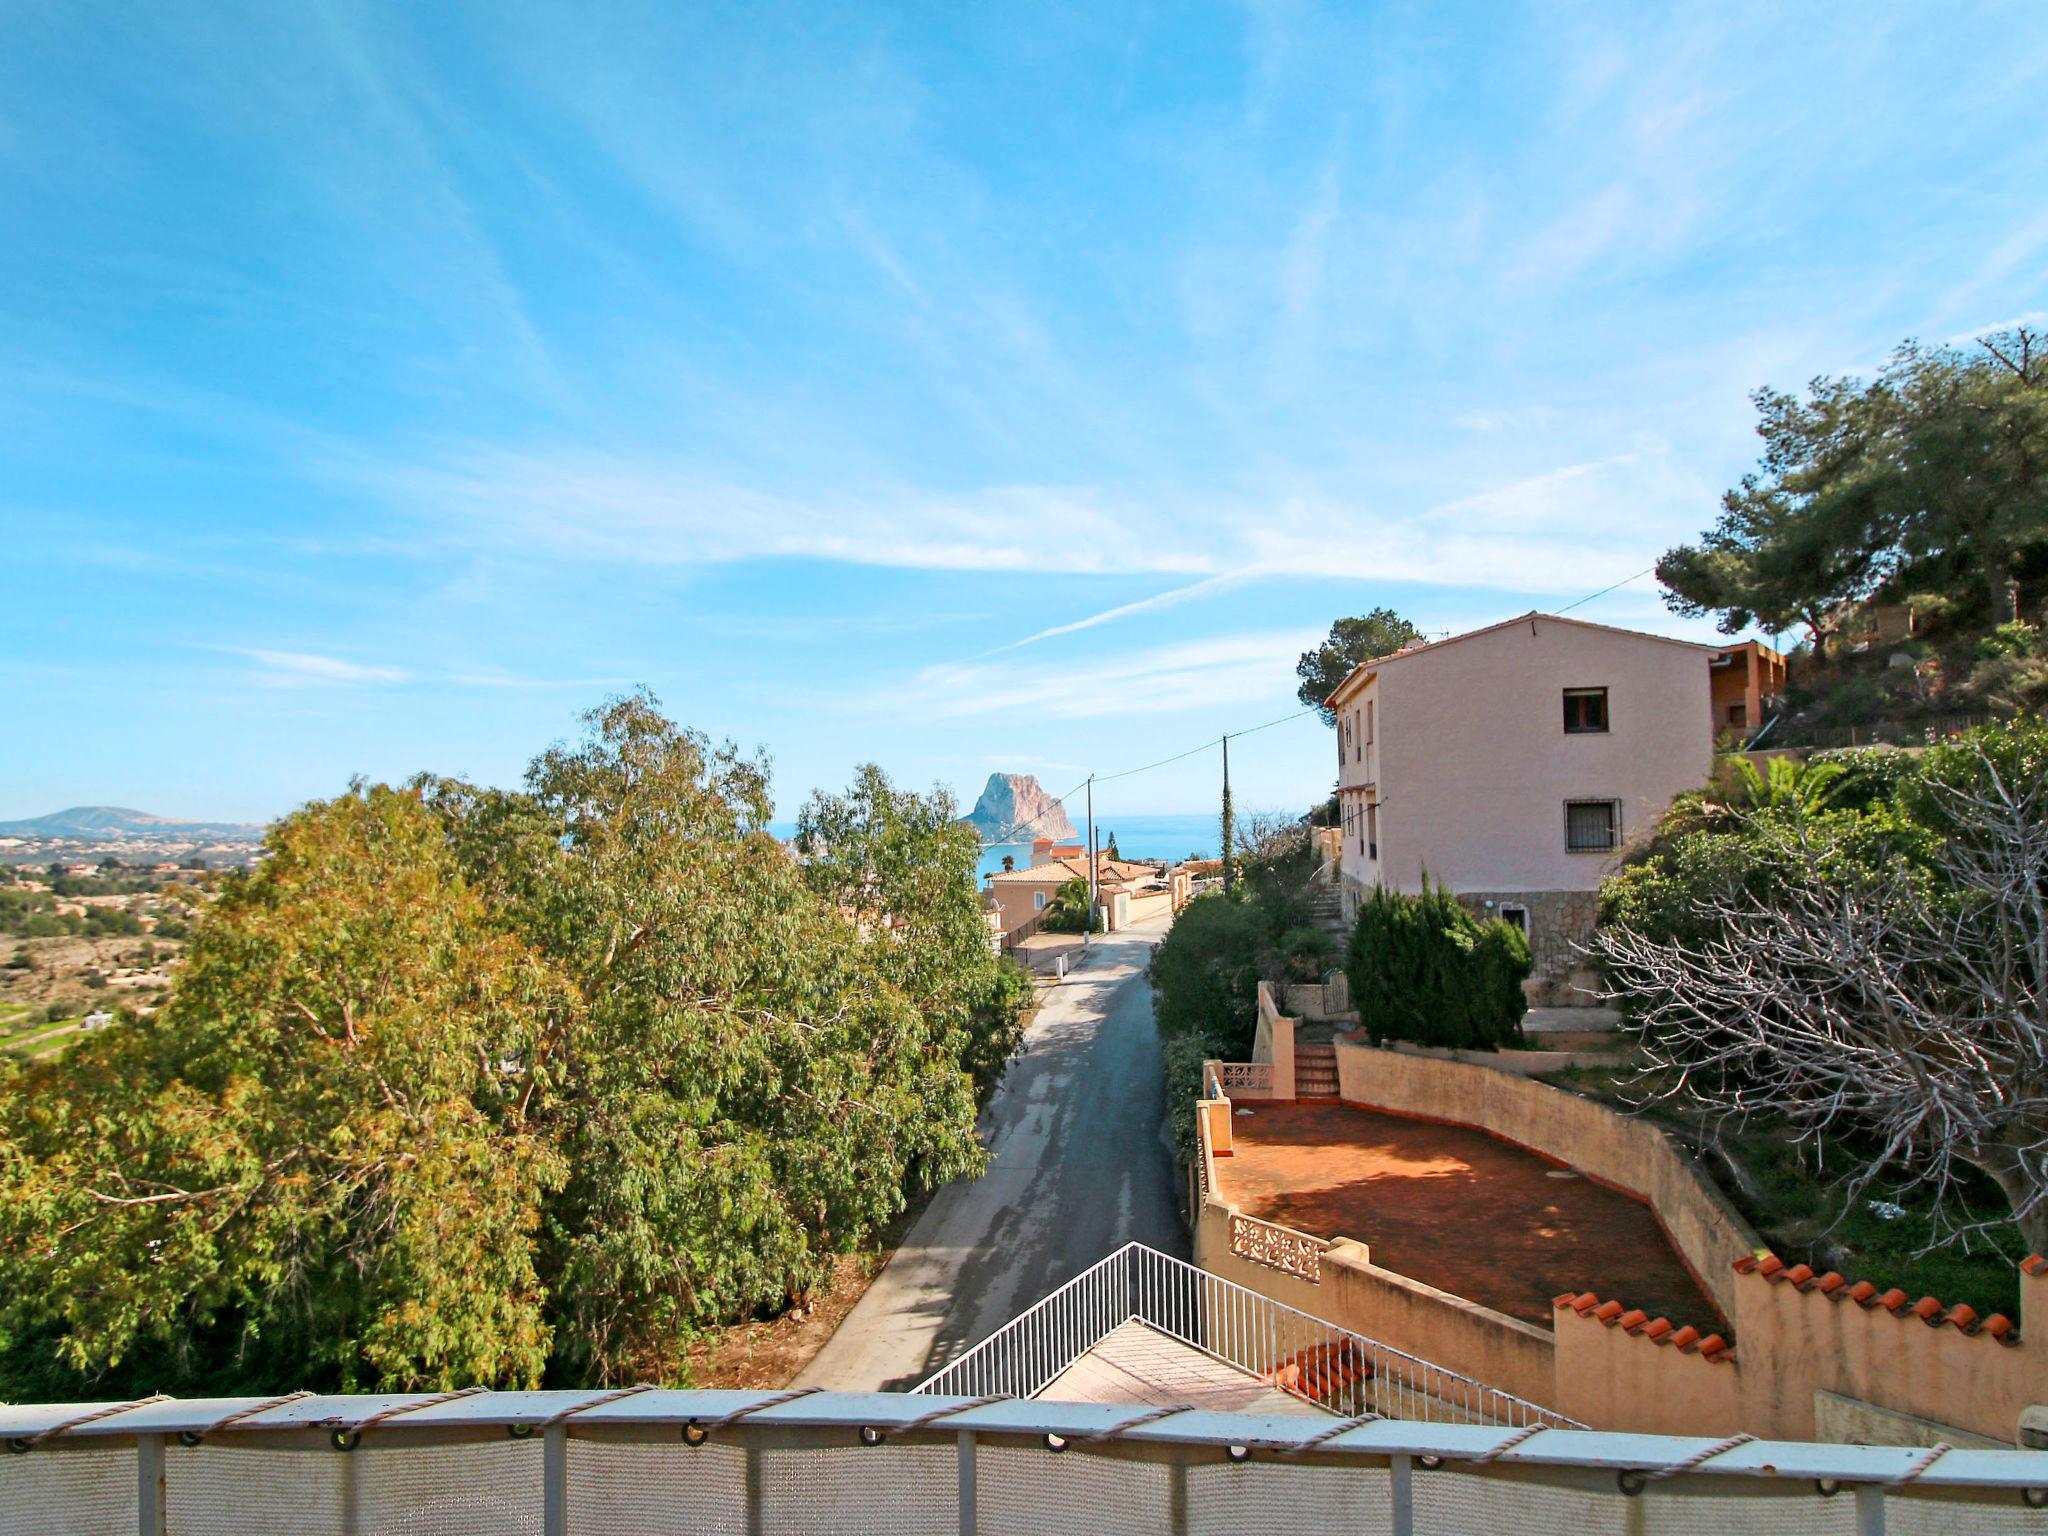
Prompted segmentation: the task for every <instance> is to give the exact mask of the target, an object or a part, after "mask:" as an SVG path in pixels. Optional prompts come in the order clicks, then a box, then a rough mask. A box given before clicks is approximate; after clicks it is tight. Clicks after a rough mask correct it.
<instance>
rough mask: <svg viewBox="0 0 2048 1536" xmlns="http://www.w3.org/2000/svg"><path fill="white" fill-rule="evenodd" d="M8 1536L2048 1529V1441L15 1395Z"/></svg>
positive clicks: (887, 1406) (736, 1399)
mask: <svg viewBox="0 0 2048 1536" xmlns="http://www.w3.org/2000/svg"><path fill="white" fill-rule="evenodd" d="M0 1439H4V1440H5V1441H6V1442H7V1443H8V1445H9V1446H10V1448H11V1449H12V1450H14V1451H15V1452H18V1454H6V1453H0V1536H29V1533H36V1536H45V1533H53V1532H63V1533H65V1536H130V1533H139V1536H200V1533H204V1536H223V1533H238V1532H252V1533H253V1532H283V1531H289V1532H292V1533H294V1536H402V1533H421V1536H427V1533H431V1536H600V1533H602V1536H620V1533H634V1536H640V1533H656V1532H659V1533H675V1536H682V1533H689V1536H722V1533H732V1536H738V1533H741V1532H762V1533H784V1532H788V1533H813V1532H828V1531H829V1532H852V1533H861V1532H874V1533H885V1532H886V1533H889V1536H941V1533H944V1536H977V1533H979V1536H1010V1533H1016V1536H1024V1533H1031V1536H1048V1533H1049V1536H1062V1533H1067V1532H1073V1533H1076V1536H1080V1533H1088V1536H1125V1533H1129V1536H1138V1533H1145V1536H1154V1533H1160V1532H1173V1533H1189V1536H1193V1533H1203V1532H1216V1533H1221V1532H1229V1531H1254V1530H1256V1531H1293V1530H1315V1531H1379V1532H1389V1533H1394V1536H1414V1533H1425V1536H1434V1533H1451V1532H1459V1533H1464V1532H1474V1531H1489V1532H1490V1531H1514V1532H1517V1533H1527V1536H1606V1533H1614V1536H1621V1533H1623V1532H1629V1533H1635V1532H1646V1533H1652V1536H1654V1533H1659V1532H1703V1531H1712V1532H1715V1533H1716V1536H1747V1533H1752V1532H1754V1533H1766V1532H1784V1531H1791V1530H1809V1529H1810V1530H1815V1531H1855V1532H1856V1533H1858V1536H1880V1533H1884V1532H1887V1531H1890V1532H1892V1533H1894V1536H1897V1533H1918V1532H1926V1533H1930V1536H1932V1533H1940V1536H1970V1533H1973V1532H1977V1531H1984V1532H1992V1531H1999V1532H2005V1531H2020V1530H2031V1529H2036V1528H2038V1527H2037V1525H2036V1524H2032V1523H2029V1522H2030V1521H2038V1520H2039V1519H2040V1517H2039V1516H2036V1515H2031V1514H2030V1513H2029V1512H2030V1511H2032V1510H2037V1509H2040V1508H2042V1507H2043V1506H2044V1505H2048V1453H2044V1452H2039V1451H1982V1450H1941V1451H1928V1450H1921V1449H1901V1448H1893V1447H1883V1446H1853V1445H1821V1444H1813V1443H1800V1442H1780V1443H1774V1442H1769V1441H1757V1440H1744V1439H1740V1438H1737V1437H1728V1438H1724V1439H1713V1438H1701V1437H1692V1438H1681V1437H1664V1436H1654V1435H1638V1434H1605V1433H1596V1432H1588V1431H1583V1430H1571V1429H1557V1428H1544V1427H1541V1426H1537V1425H1525V1426H1522V1427H1520V1428H1505V1427H1502V1426H1498V1425H1460V1424H1427V1423H1413V1422H1407V1421H1402V1420H1397V1419H1361V1418H1352V1419H1342V1418H1332V1417H1328V1416H1321V1415H1312V1416H1278V1415H1249V1414H1234V1413H1213V1412H1204V1411H1197V1410H1180V1409H1177V1408H1174V1407H1171V1406H1168V1407H1165V1408H1157V1407H1133V1406H1129V1405H1122V1404H1118V1405H1107V1404H1094V1403H1061V1402H1051V1401H1045V1400H1016V1399H990V1400H980V1399H977V1398H973V1397H965V1398H963V1397H934V1396H930V1395H913V1394H909V1393H865V1394H858V1393H856V1394H829V1393H794V1394H792V1393H772V1392H770V1393H763V1392H668V1391H644V1390H629V1391H624V1392H575V1391H567V1392H480V1393H474V1394H469V1393H464V1394H452V1395H451V1394H442V1395H412V1396H388V1397H316V1396H300V1397H293V1398H287V1399H276V1398H272V1399H267V1400H266V1399H262V1398H215V1399H210V1400H199V1401H189V1402H177V1401H151V1402H146V1403H143V1404H139V1405H128V1404H86V1403H68V1404H45V1405H26V1406H6V1407H0Z"/></svg>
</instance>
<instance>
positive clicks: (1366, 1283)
mask: <svg viewBox="0 0 2048 1536" xmlns="http://www.w3.org/2000/svg"><path fill="white" fill-rule="evenodd" d="M1238 1214H1240V1213H1239V1212H1238V1210H1237V1207H1235V1206H1234V1205H1231V1204H1230V1203H1228V1202H1227V1201H1225V1200H1223V1199H1222V1198H1221V1197H1220V1196H1218V1195H1217V1194H1216V1193H1215V1192H1214V1191H1213V1190H1212V1191H1211V1192H1210V1194H1209V1195H1208V1197H1207V1198H1206V1199H1205V1200H1204V1201H1203V1202H1202V1206H1201V1210H1200V1212H1199V1217H1198V1219H1197V1221H1196V1223H1195V1262H1196V1263H1197V1264H1199V1265H1200V1266H1201V1267H1202V1268H1203V1269H1206V1270H1207V1271H1209V1273H1211V1274H1213V1275H1221V1276H1222V1277H1223V1278H1224V1279H1226V1280H1234V1281H1236V1282H1237V1283H1238V1284H1239V1285H1242V1286H1244V1287H1245V1288H1246V1289H1248V1290H1253V1291H1257V1292H1258V1293H1259V1294H1260V1295H1262V1296H1268V1297H1271V1298H1272V1299H1273V1300H1274V1301H1278V1302H1283V1303H1285V1304H1286V1305H1287V1306H1290V1307H1294V1308H1296V1309H1298V1310H1300V1311H1303V1312H1306V1313H1308V1314H1309V1315H1310V1316H1312V1317H1320V1318H1323V1319H1325V1320H1326V1321H1329V1322H1332V1323H1335V1324H1337V1326H1339V1327H1340V1328H1349V1329H1351V1330H1352V1331H1353V1332H1354V1333H1362V1334H1364V1335H1365V1336H1366V1337H1368V1338H1372V1339H1378V1340H1379V1341H1380V1342H1382V1343H1385V1344H1391V1345H1393V1346H1394V1348H1396V1349H1401V1350H1406V1351H1407V1352H1408V1353H1409V1354H1411V1355H1414V1356H1416V1357H1417V1358H1419V1359H1422V1360H1427V1361H1429V1362H1430V1363H1431V1364H1433V1365H1441V1366H1444V1367H1445V1368H1447V1369H1449V1370H1453V1371H1458V1372H1460V1373H1462V1374H1463V1375H1466V1376H1470V1377H1472V1378H1473V1379H1474V1380H1476V1381H1479V1382H1481V1383H1483V1384H1485V1385H1486V1386H1489V1387H1498V1388H1500V1389H1501V1390H1502V1391H1504V1392H1511V1393H1513V1394H1514V1395H1515V1396H1517V1397H1523V1398H1527V1399H1528V1400H1529V1401H1531V1402H1535V1403H1541V1404H1543V1405H1544V1406H1546V1407H1556V1406H1558V1405H1557V1404H1556V1403H1555V1401H1554V1399H1555V1397H1556V1391H1555V1387H1556V1379H1557V1378H1556V1368H1555V1366H1554V1364H1553V1356H1554V1354H1555V1346H1554V1344H1553V1343H1552V1338H1551V1335H1550V1334H1548V1333H1546V1332H1545V1331H1544V1330H1543V1329H1541V1328H1535V1327H1531V1326H1530V1325H1529V1324H1528V1323H1524V1322H1521V1321H1519V1320H1518V1319H1516V1318H1512V1317H1508V1316H1506V1315H1505V1314H1503V1313H1500V1312H1496V1311H1494V1310H1493V1309H1492V1308H1490V1307H1482V1306H1480V1305H1479V1304H1478V1303H1477V1302H1472V1301H1467V1300H1466V1299H1465V1298H1464V1297H1462V1296H1453V1295H1451V1294H1450V1293H1449V1292H1448V1291H1439V1290H1437V1289H1435V1288H1434V1287H1432V1286H1427V1285H1423V1284H1422V1283H1421V1282H1420V1281H1416V1280H1411V1279H1409V1278H1408V1277H1407V1276H1406V1275H1401V1274H1396V1273H1395V1272H1394V1271H1393V1270H1390V1269H1382V1268H1380V1267H1379V1266H1378V1265H1377V1264H1374V1263H1373V1262H1372V1255H1371V1251H1370V1250H1369V1249H1368V1248H1367V1247H1366V1245H1365V1244H1364V1243H1361V1242H1357V1241H1355V1240H1351V1239H1346V1238H1337V1239H1335V1240H1334V1241H1331V1242H1329V1243H1327V1244H1324V1243H1322V1242H1321V1240H1320V1239H1315V1238H1308V1237H1307V1235H1306V1234H1300V1235H1301V1236H1302V1237H1303V1238H1305V1239H1306V1240H1307V1241H1309V1242H1313V1243H1316V1244H1317V1245H1318V1246H1320V1247H1321V1248H1322V1253H1321V1258H1320V1262H1319V1264H1318V1278H1317V1279H1315V1280H1308V1279H1305V1278H1303V1277H1302V1276H1300V1275H1296V1274H1290V1273H1288V1272H1286V1271H1284V1270H1280V1269H1276V1268H1273V1267H1272V1266H1270V1265H1268V1264H1263V1263H1259V1262H1257V1261H1255V1260H1253V1259H1249V1258H1246V1257H1244V1256H1243V1255H1242V1254H1240V1253H1236V1252H1233V1251H1232V1245H1231V1241H1230V1232H1231V1218H1232V1217H1233V1216H1236V1215H1238ZM1262 1225H1270V1223H1262ZM1283 1230H1284V1229H1283ZM1561 1411H1564V1412H1569V1411H1570V1410H1568V1409H1564V1410H1561Z"/></svg>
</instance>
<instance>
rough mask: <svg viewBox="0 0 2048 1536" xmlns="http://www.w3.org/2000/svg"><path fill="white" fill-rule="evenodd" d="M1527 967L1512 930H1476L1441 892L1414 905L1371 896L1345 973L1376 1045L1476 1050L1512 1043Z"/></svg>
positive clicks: (1411, 899)
mask: <svg viewBox="0 0 2048 1536" xmlns="http://www.w3.org/2000/svg"><path fill="white" fill-rule="evenodd" d="M1531 967H1532V961H1531V958H1530V954H1529V944H1528V941H1527V940H1526V939H1524V938H1523V937H1522V934H1521V931H1520V930H1519V929H1517V928H1515V927H1514V926H1513V925H1511V924H1508V923H1504V922H1501V921H1498V920H1495V921H1492V922H1486V923H1482V922H1480V921H1479V920H1478V919H1477V918H1475V917H1474V916H1473V915H1472V914H1471V913H1470V912H1468V911H1466V910H1465V908H1464V907H1463V906H1462V905H1461V904H1460V903H1459V901H1458V899H1457V898H1456V897H1455V896H1453V895H1452V894H1451V893H1450V890H1449V889H1448V888H1447V887H1444V886H1440V885H1433V886H1430V887H1429V888H1428V889H1426V890H1425V891H1423V893H1422V894H1421V895H1419V896H1408V895H1403V894H1401V893H1400V892H1397V891H1390V890H1388V889H1387V888H1386V887H1385V886H1380V887H1378V888H1377V889H1375V890H1374V891H1373V893H1372V895H1371V896H1370V897H1368V898H1367V899H1366V901H1365V903H1364V904H1363V905H1362V906H1361V907H1360V908H1359V910H1358V923H1357V926H1356V927H1354V928H1353V929H1352V931H1351V946H1350V953H1349V956H1348V959H1347V964H1346V970H1347V972H1348V973H1349V975H1350V979H1351V1001H1352V1005H1353V1006H1354V1007H1355V1008H1357V1010H1358V1015H1359V1020H1360V1022H1361V1023H1362V1024H1363V1025H1364V1026H1365V1029H1366V1031H1367V1033H1369V1034H1370V1035H1371V1036H1372V1038H1373V1039H1374V1041H1376V1042H1377V1041H1382V1040H1414V1041H1417V1042H1418V1043H1420V1044H1423V1045H1437V1046H1451V1047H1456V1048H1461V1049H1478V1050H1497V1049H1499V1048H1500V1047H1501V1046H1503V1045H1515V1044H1519V1043H1520V1041H1521V1024H1522V1015H1523V1014H1524V1013H1526V1012H1527V1011H1528V1003H1527V1001H1526V1000H1525V999H1524V997H1523V995H1522V982H1523V980H1524V978H1526V977H1527V976H1528V974H1529V972H1530V969H1531Z"/></svg>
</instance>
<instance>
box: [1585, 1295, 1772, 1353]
mask: <svg viewBox="0 0 2048 1536" xmlns="http://www.w3.org/2000/svg"><path fill="white" fill-rule="evenodd" d="M1550 1304H1551V1305H1552V1306H1553V1307H1555V1308H1557V1310H1558V1311H1560V1312H1562V1311H1563V1310H1564V1309H1565V1308H1566V1307H1569V1308H1571V1309H1572V1311H1574V1312H1576V1313H1578V1315H1579V1316H1581V1317H1591V1318H1592V1319H1593V1320H1594V1321H1595V1322H1598V1323H1605V1324H1606V1325H1607V1326H1608V1327H1609V1328H1619V1329H1621V1330H1622V1331H1623V1332H1624V1333H1632V1334H1634V1335H1635V1336H1636V1337H1637V1338H1640V1339H1648V1340H1649V1341H1650V1342H1651V1343H1652V1344H1663V1345H1668V1346H1670V1347H1672V1348H1675V1349H1677V1350H1678V1351H1679V1352H1680V1353H1681V1354H1687V1355H1698V1356H1699V1357H1700V1358H1701V1359H1702V1360H1710V1361H1712V1362H1713V1363H1715V1364H1716V1365H1719V1364H1722V1363H1723V1362H1726V1361H1730V1360H1733V1359H1734V1358H1735V1346H1734V1345H1732V1344H1730V1343H1729V1342H1728V1341H1727V1340H1726V1339H1725V1338H1723V1337H1722V1336H1721V1335H1720V1334H1718V1333H1710V1334H1707V1335H1705V1336H1704V1337H1702V1336H1701V1334H1700V1331H1699V1329H1697V1328H1694V1327H1692V1326H1691V1325H1690V1324H1688V1325H1686V1326H1685V1327H1683V1328H1674V1327H1672V1326H1671V1319H1670V1318H1668V1317H1659V1318H1652V1317H1651V1316H1650V1315H1649V1313H1647V1312H1645V1311H1643V1309H1642V1308H1640V1307H1636V1308H1633V1309H1630V1308H1627V1307H1624V1306H1623V1305H1622V1304H1621V1303H1620V1302H1618V1301H1602V1300H1601V1299H1600V1298H1599V1297H1598V1296H1595V1295H1594V1294H1593V1293H1592V1292H1591V1291H1584V1292H1581V1293H1580V1294H1578V1295H1573V1294H1572V1293H1571V1292H1570V1291H1567V1292H1565V1294H1564V1295H1562V1296H1554V1297H1552V1298H1551V1302H1550Z"/></svg>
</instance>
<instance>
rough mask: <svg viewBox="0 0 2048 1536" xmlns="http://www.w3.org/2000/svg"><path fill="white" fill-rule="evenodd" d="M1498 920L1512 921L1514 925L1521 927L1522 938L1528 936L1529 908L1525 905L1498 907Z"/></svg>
mask: <svg viewBox="0 0 2048 1536" xmlns="http://www.w3.org/2000/svg"><path fill="white" fill-rule="evenodd" d="M1500 920H1501V921H1502V922H1504V923H1512V924H1514V926H1515V927H1517V928H1519V929H1521V930H1522V937H1523V938H1525V939H1526V938H1527V937H1528V936H1529V909H1528V908H1527V907H1502V908H1501V909H1500Z"/></svg>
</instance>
